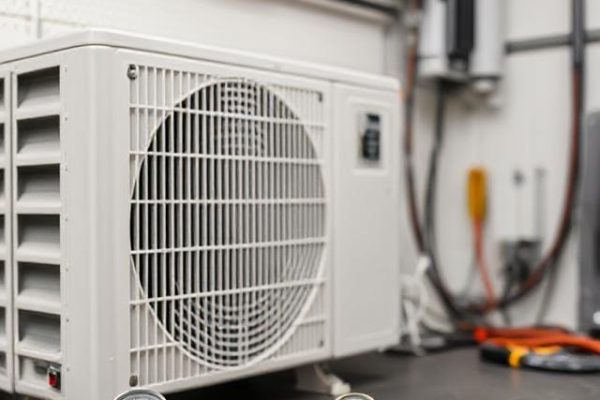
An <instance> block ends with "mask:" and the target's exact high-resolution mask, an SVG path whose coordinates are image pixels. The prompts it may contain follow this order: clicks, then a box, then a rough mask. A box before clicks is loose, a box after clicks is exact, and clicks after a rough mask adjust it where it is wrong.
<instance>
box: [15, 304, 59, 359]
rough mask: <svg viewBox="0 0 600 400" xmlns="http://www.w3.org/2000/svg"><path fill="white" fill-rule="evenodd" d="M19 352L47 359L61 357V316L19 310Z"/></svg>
mask: <svg viewBox="0 0 600 400" xmlns="http://www.w3.org/2000/svg"><path fill="white" fill-rule="evenodd" d="M17 347H18V351H19V354H21V355H24V356H29V357H37V358H39V359H42V360H45V361H50V362H53V361H58V360H59V359H60V317H58V316H56V315H50V314H44V313H39V312H32V311H23V310H21V311H19V342H18V346H17Z"/></svg>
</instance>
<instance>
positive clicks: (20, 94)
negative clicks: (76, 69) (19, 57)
mask: <svg viewBox="0 0 600 400" xmlns="http://www.w3.org/2000/svg"><path fill="white" fill-rule="evenodd" d="M59 81H60V70H59V68H58V67H52V68H48V69H43V70H38V71H34V72H29V73H26V74H21V75H19V77H18V79H17V87H18V90H17V111H16V114H17V119H25V118H35V117H40V116H48V115H57V114H58V113H59V109H60V82H59Z"/></svg>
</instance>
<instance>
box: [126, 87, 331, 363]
mask: <svg viewBox="0 0 600 400" xmlns="http://www.w3.org/2000/svg"><path fill="white" fill-rule="evenodd" d="M306 129H307V128H305V126H304V125H303V124H302V123H301V121H300V120H299V118H298V116H297V115H296V114H294V112H292V110H291V109H290V108H289V107H288V106H287V105H286V104H285V103H284V102H283V101H282V100H281V99H280V98H279V97H278V96H277V95H275V94H274V93H273V92H272V91H271V90H269V89H268V88H266V87H263V86H261V85H258V84H256V83H254V82H250V81H240V80H224V81H219V82H215V83H211V84H207V85H205V86H203V87H202V88H200V89H199V90H197V91H195V92H194V93H192V94H191V95H190V96H189V97H187V98H185V99H184V100H182V101H181V102H180V103H179V104H177V106H176V107H175V111H173V112H172V113H170V114H169V115H168V116H167V117H165V118H164V119H163V120H162V123H161V124H160V126H159V127H158V128H157V129H156V131H155V133H154V134H153V136H152V138H151V140H150V142H149V144H148V146H147V148H146V149H144V152H145V154H143V157H141V158H140V159H139V161H138V166H137V168H138V169H137V170H138V174H137V179H136V181H135V183H134V187H133V192H132V206H131V246H132V263H133V268H134V271H135V273H136V275H137V277H138V279H139V286H140V288H141V289H140V290H141V292H142V296H143V297H144V298H145V299H146V300H147V304H149V306H150V307H151V308H152V312H153V314H154V315H155V317H156V318H157V320H158V322H159V323H160V324H161V326H162V328H163V330H164V331H165V333H166V334H167V335H169V336H170V337H171V338H172V340H175V341H176V342H177V343H178V344H179V345H180V347H181V348H182V349H183V350H184V351H185V352H187V354H188V355H190V356H191V357H193V358H195V359H197V360H198V361H199V362H201V363H203V364H206V365H211V366H215V367H220V368H224V367H236V366H240V365H243V364H248V363H250V362H253V361H256V360H258V359H261V358H263V357H267V356H268V355H269V354H271V352H273V351H275V350H276V348H277V347H278V346H281V345H282V344H283V342H285V340H286V338H287V337H289V336H290V335H291V333H293V330H294V327H295V323H296V322H297V321H298V320H299V319H300V318H302V314H303V312H304V311H305V310H306V309H307V307H308V305H309V303H310V300H311V299H312V298H313V294H314V293H315V290H316V287H317V285H316V283H315V282H317V279H318V278H319V277H320V269H321V264H322V263H321V257H322V252H323V246H324V219H325V199H324V190H323V182H322V175H321V170H320V163H319V159H318V155H317V153H316V151H315V148H314V147H313V144H312V141H311V139H310V137H309V135H308V133H307V130H306Z"/></svg>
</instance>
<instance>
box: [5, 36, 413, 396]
mask: <svg viewBox="0 0 600 400" xmlns="http://www.w3.org/2000/svg"><path fill="white" fill-rule="evenodd" d="M0 89H1V90H0V133H1V136H2V140H1V141H0V143H1V148H0V151H1V154H2V158H1V164H0V168H1V172H2V175H0V177H1V178H2V184H1V187H2V191H1V194H2V198H1V199H2V201H1V203H0V211H1V216H0V219H1V223H2V228H3V229H2V231H1V232H0V234H1V235H2V240H3V243H2V244H3V245H2V246H1V248H0V250H1V252H0V256H1V257H2V262H1V264H0V267H1V271H0V272H1V273H0V277H1V279H0V286H1V296H0V305H1V308H0V319H1V329H0V335H1V340H0V351H1V354H0V372H1V375H2V378H1V380H0V386H1V388H2V389H4V390H6V391H8V392H16V393H19V394H22V395H26V396H33V397H37V398H49V399H63V398H66V399H98V400H107V399H112V398H114V397H115V396H116V395H118V394H119V393H121V392H123V391H125V390H127V389H128V388H130V387H133V386H138V387H139V386H141V387H150V388H154V389H157V390H159V391H161V392H165V393H167V392H174V391H179V390H183V389H187V388H194V387H199V386H205V385H210V384H214V383H217V382H223V381H226V380H232V379H237V378H240V377H246V376H250V375H255V374H259V373H264V372H268V371H273V370H278V369H283V368H291V367H296V366H299V365H306V364H310V363H314V362H318V361H323V360H327V359H331V358H335V357H341V356H346V355H350V354H354V353H359V352H364V351H369V350H373V349H378V348H381V347H384V346H387V345H392V344H394V343H395V342H396V341H397V339H398V337H399V329H400V311H399V282H398V281H399V264H400V250H399V245H400V243H401V240H400V234H399V231H400V228H399V227H400V215H401V203H402V201H401V196H400V180H401V179H400V176H399V172H398V171H399V170H400V168H399V163H400V157H399V153H400V144H399V137H400V135H399V131H400V128H399V126H400V121H399V118H400V116H399V111H400V105H399V99H398V97H399V95H398V93H399V87H398V83H397V81H395V80H393V79H390V78H385V77H378V76H370V75H366V74H362V73H356V72H351V71H346V70H341V69H337V68H330V67H321V66H316V65H311V64H305V63H297V62H289V61H285V60H279V59H275V58H268V57H259V56H256V55H253V54H247V53H242V52H236V51H227V50H221V49H216V48H212V47H202V46H196V45H191V44H184V43H179V42H171V41H167V40H157V39H151V38H145V37H141V36H135V35H126V34H121V33H117V32H110V31H100V30H92V31H82V32H79V33H74V34H72V35H68V36H65V37H62V38H56V39H51V40H47V41H42V42H38V43H35V44H31V45H28V46H25V47H21V48H17V49H13V50H9V51H5V52H3V53H2V54H1V55H0Z"/></svg>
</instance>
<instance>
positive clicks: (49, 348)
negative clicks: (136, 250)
mask: <svg viewBox="0 0 600 400" xmlns="http://www.w3.org/2000/svg"><path fill="white" fill-rule="evenodd" d="M14 82H15V89H16V93H15V100H16V101H15V103H16V108H15V110H14V128H15V135H14V144H13V146H12V151H13V154H12V156H13V160H14V162H13V170H12V173H13V175H12V176H13V177H14V179H13V185H12V196H13V197H12V199H13V204H14V206H13V219H12V220H13V222H14V227H13V236H12V238H13V243H14V250H13V256H14V260H13V271H14V280H13V282H14V283H13V288H14V289H13V290H14V304H15V315H14V329H15V331H14V335H15V338H16V340H15V363H16V364H15V374H16V385H17V386H19V387H20V388H21V389H23V391H25V392H26V391H27V389H28V388H30V389H32V390H35V391H37V392H38V393H39V391H40V390H43V391H45V393H47V397H48V398H57V397H60V390H57V389H53V388H51V387H49V386H48V377H47V375H48V371H49V369H50V368H60V365H61V363H62V348H61V315H60V305H61V288H60V271H61V270H60V266H61V259H62V258H61V247H60V221H61V219H60V213H61V196H60V163H61V152H60V69H59V67H52V68H47V69H43V70H38V71H33V72H27V73H23V74H18V75H17V76H16V78H15V81H14Z"/></svg>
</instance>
